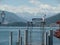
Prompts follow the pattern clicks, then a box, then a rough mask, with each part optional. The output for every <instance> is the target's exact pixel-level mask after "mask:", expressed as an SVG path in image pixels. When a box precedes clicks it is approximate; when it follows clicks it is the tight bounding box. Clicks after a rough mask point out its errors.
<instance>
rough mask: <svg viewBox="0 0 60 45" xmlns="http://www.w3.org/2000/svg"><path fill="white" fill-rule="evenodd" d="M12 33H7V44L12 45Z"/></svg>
mask: <svg viewBox="0 0 60 45" xmlns="http://www.w3.org/2000/svg"><path fill="white" fill-rule="evenodd" d="M12 34H13V33H12V32H10V35H9V45H12V42H13V40H12V39H13V38H12V36H13V35H12Z"/></svg>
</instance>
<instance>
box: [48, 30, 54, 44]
mask: <svg viewBox="0 0 60 45" xmlns="http://www.w3.org/2000/svg"><path fill="white" fill-rule="evenodd" d="M48 42H49V45H53V30H50V35H49V36H48Z"/></svg>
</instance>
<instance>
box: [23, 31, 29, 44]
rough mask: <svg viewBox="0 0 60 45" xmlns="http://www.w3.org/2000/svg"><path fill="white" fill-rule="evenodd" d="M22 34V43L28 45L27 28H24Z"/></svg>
mask: <svg viewBox="0 0 60 45" xmlns="http://www.w3.org/2000/svg"><path fill="white" fill-rule="evenodd" d="M24 33H25V35H24V45H28V30H25V32H24Z"/></svg>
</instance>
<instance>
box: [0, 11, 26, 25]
mask: <svg viewBox="0 0 60 45" xmlns="http://www.w3.org/2000/svg"><path fill="white" fill-rule="evenodd" d="M1 13H2V11H0V22H1V21H2V18H1ZM4 13H5V19H4V23H3V24H2V25H3V26H6V25H8V26H16V25H17V26H19V25H22V26H23V24H24V25H26V22H27V21H26V20H25V19H24V18H22V17H19V16H17V15H16V14H15V13H12V12H8V11H4Z"/></svg>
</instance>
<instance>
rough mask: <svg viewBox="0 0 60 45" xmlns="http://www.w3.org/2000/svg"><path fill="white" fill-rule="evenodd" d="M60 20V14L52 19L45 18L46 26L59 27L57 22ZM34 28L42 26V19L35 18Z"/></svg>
mask: <svg viewBox="0 0 60 45" xmlns="http://www.w3.org/2000/svg"><path fill="white" fill-rule="evenodd" d="M58 20H60V13H59V14H55V15H53V16H51V17H48V18H45V22H46V26H57V24H56V22H57V21H58ZM32 21H33V23H34V26H42V25H41V22H42V18H33V19H32Z"/></svg>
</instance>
